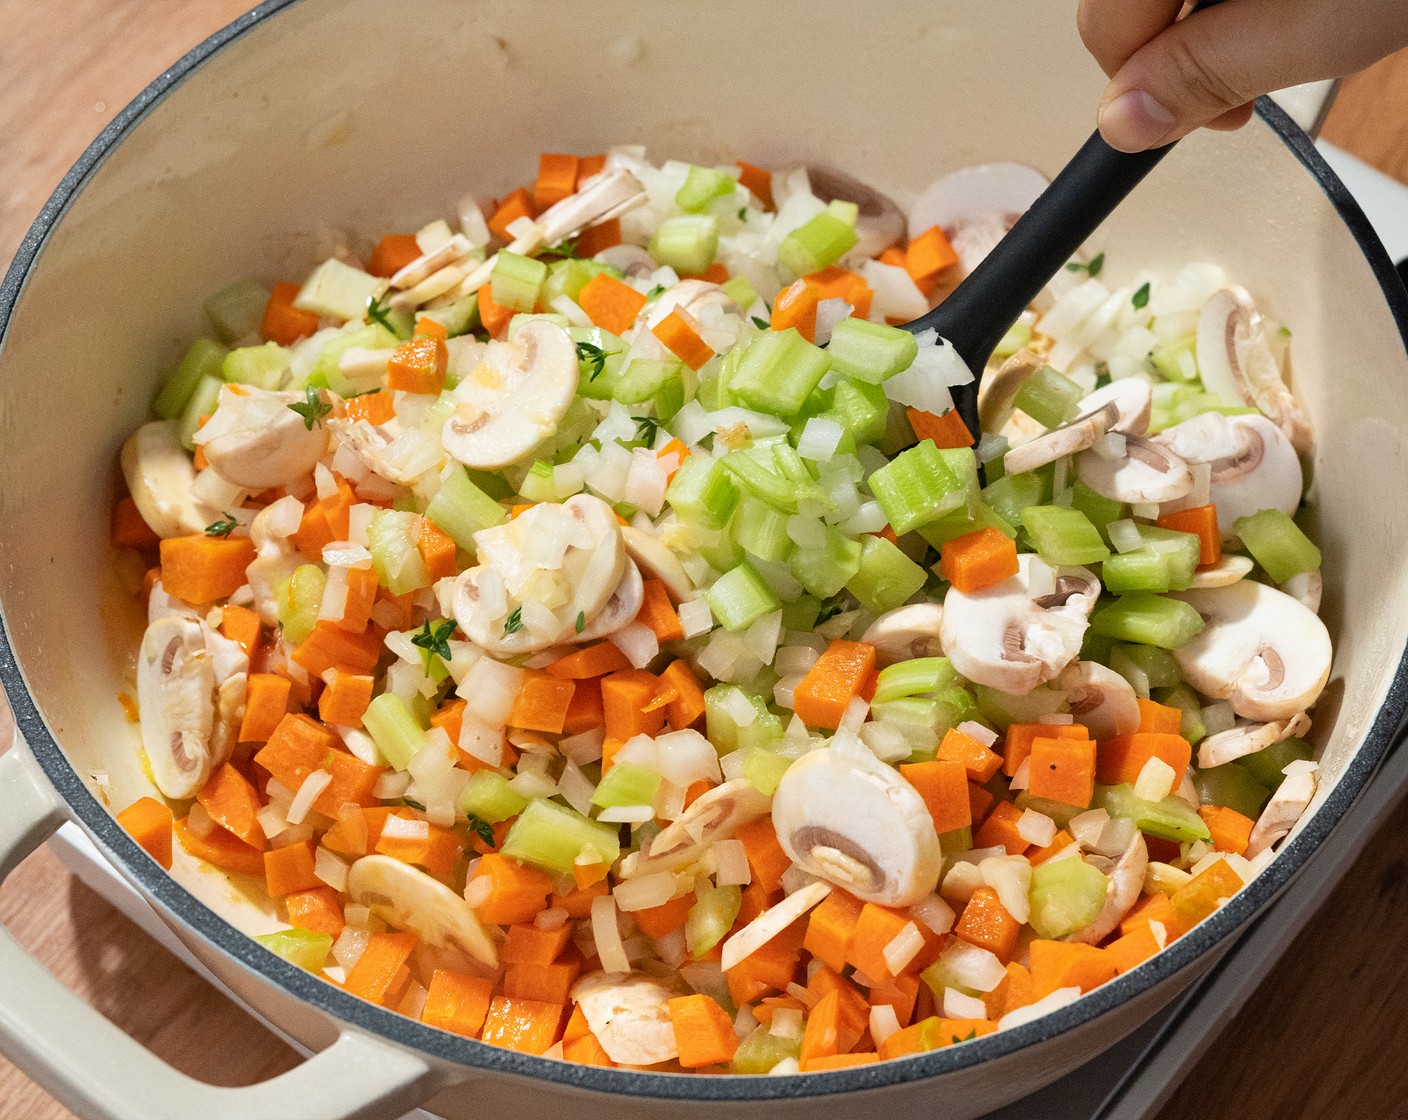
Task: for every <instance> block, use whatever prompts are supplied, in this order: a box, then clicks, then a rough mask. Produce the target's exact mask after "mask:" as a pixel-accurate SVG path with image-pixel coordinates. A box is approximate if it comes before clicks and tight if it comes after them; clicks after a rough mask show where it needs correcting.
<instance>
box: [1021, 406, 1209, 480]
mask: <svg viewBox="0 0 1408 1120" xmlns="http://www.w3.org/2000/svg"><path fill="white" fill-rule="evenodd" d="M1118 419H1119V409H1118V407H1117V406H1116V405H1115V404H1114V403H1113V402H1108V403H1105V404H1102V405H1100V406H1099V407H1098V408H1096V409H1095V410H1094V411H1092V412H1085V413H1081V414H1080V415H1079V416H1077V417H1076V418H1075V419H1074V420H1072V421H1070V423H1068V424H1062V425H1061V426H1060V427H1059V428H1052V429H1051V431H1049V432H1047V433H1046V434H1044V435H1039V436H1037V437H1036V438H1035V439H1033V440H1029V441H1028V442H1026V443H1024V444H1022V445H1021V446H1020V447H1014V448H1012V450H1011V451H1009V452H1007V454H1006V455H1004V456H1003V457H1002V466H1003V469H1004V470H1005V471H1006V472H1007V473H1008V474H1023V473H1025V472H1026V471H1034V470H1036V469H1037V468H1038V467H1044V466H1046V464H1047V463H1054V462H1055V461H1056V460H1057V459H1064V458H1065V457H1066V456H1067V455H1075V454H1076V453H1078V452H1083V451H1085V450H1086V449H1087V448H1090V447H1094V446H1095V441H1096V440H1098V439H1099V438H1100V437H1101V436H1103V435H1104V434H1105V433H1106V432H1108V431H1109V430H1110V428H1111V426H1112V425H1113V424H1114V423H1115V422H1116V421H1117V420H1118ZM1097 457H1098V456H1097ZM1190 485H1191V480H1190Z"/></svg>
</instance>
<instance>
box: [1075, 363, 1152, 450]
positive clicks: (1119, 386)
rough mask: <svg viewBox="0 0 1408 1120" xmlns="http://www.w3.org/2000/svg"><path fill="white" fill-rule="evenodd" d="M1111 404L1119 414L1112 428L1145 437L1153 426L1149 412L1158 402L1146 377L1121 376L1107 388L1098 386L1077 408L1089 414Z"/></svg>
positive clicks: (1111, 429)
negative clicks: (1150, 424) (1150, 425)
mask: <svg viewBox="0 0 1408 1120" xmlns="http://www.w3.org/2000/svg"><path fill="white" fill-rule="evenodd" d="M1107 404H1113V405H1114V406H1115V409H1116V410H1117V411H1118V413H1119V419H1118V420H1116V421H1115V422H1114V423H1113V424H1111V425H1110V431H1112V432H1124V433H1125V434H1126V435H1136V436H1142V435H1143V434H1144V433H1145V432H1146V431H1148V429H1149V413H1150V410H1151V409H1152V408H1153V405H1154V389H1153V386H1152V385H1150V384H1149V382H1147V381H1145V380H1144V379H1143V378H1142V377H1121V378H1119V379H1118V380H1116V381H1111V382H1110V383H1109V384H1108V385H1106V386H1105V387H1104V388H1103V389H1096V390H1095V392H1093V393H1091V394H1090V395H1089V396H1087V397H1085V398H1083V399H1082V400H1081V402H1080V403H1079V404H1078V405H1076V408H1077V409H1079V410H1080V412H1081V413H1082V414H1085V413H1089V412H1094V411H1095V410H1096V409H1098V408H1104V407H1105V405H1107Z"/></svg>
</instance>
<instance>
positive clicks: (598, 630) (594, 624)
mask: <svg viewBox="0 0 1408 1120" xmlns="http://www.w3.org/2000/svg"><path fill="white" fill-rule="evenodd" d="M644 602H645V581H644V580H642V579H641V578H640V569H639V568H637V567H636V566H635V564H634V563H633V562H632V561H630V560H627V561H626V571H625V574H624V575H622V576H621V582H620V583H618V584H617V585H616V590H615V591H613V592H612V593H611V595H610V597H609V598H608V599H607V600H606V605H605V606H604V607H602V608H601V610H599V611H597V613H596V614H595V615H594V616H593V615H587V614H583V616H582V618H583V625H582V632H581V633H580V634H578V635H577V641H579V642H595V641H598V640H599V639H601V638H604V637H606V636H607V635H608V634H614V633H616V631H617V630H619V629H621V627H623V626H629V625H630V624H631V623H632V622H634V621H635V618H636V615H638V614H640V608H641V604H642V603H644ZM574 629H575V626H574Z"/></svg>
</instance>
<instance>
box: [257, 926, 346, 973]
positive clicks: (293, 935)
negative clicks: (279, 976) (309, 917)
mask: <svg viewBox="0 0 1408 1120" xmlns="http://www.w3.org/2000/svg"><path fill="white" fill-rule="evenodd" d="M254 940H255V941H257V942H259V944H261V945H263V946H264V948H266V949H268V950H269V952H271V953H274V954H275V955H277V956H280V957H283V959H284V960H286V961H288V962H289V964H296V965H297V966H298V967H299V968H306V969H307V970H308V971H309V972H322V971H323V969H324V967H326V965H327V963H328V955H329V954H330V953H331V952H332V942H333V936H332V934H330V933H314V932H313V931H312V930H307V929H299V928H297V927H295V928H294V929H280V930H275V931H274V932H273V933H257V934H255V935H254Z"/></svg>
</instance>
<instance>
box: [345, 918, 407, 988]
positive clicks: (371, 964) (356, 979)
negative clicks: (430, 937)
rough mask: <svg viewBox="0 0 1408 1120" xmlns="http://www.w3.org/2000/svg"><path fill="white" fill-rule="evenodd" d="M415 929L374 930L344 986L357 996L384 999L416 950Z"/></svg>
mask: <svg viewBox="0 0 1408 1120" xmlns="http://www.w3.org/2000/svg"><path fill="white" fill-rule="evenodd" d="M416 944H417V938H416V935H415V934H413V933H374V934H372V935H371V937H369V938H368V939H367V945H366V948H365V949H363V950H362V955H361V956H360V957H359V958H358V959H357V963H356V964H354V965H353V966H352V970H351V971H350V972H349V973H348V974H347V983H346V984H344V985H343V987H344V988H345V989H346V990H347V991H348V992H350V993H351V994H352V995H354V996H358V997H360V998H361V999H364V1000H367V1001H369V1002H371V1003H381V1002H382V1001H383V1000H385V999H386V997H387V995H388V994H389V993H390V992H391V991H392V989H393V985H395V983H396V978H397V975H398V974H399V973H400V971H401V969H402V968H404V967H405V964H406V962H407V961H408V960H410V957H411V954H412V953H413V952H415V948H416Z"/></svg>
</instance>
